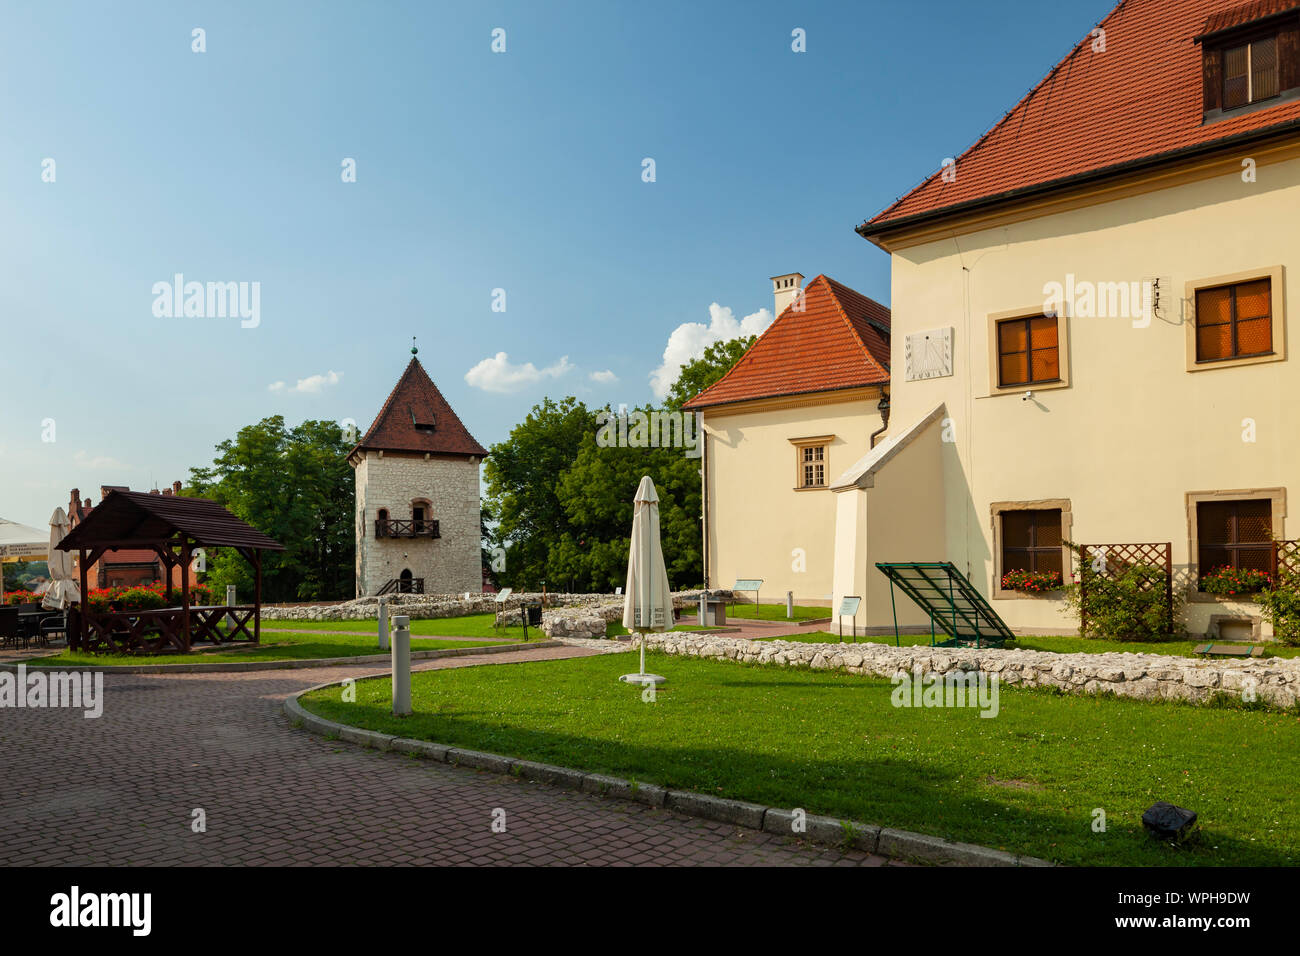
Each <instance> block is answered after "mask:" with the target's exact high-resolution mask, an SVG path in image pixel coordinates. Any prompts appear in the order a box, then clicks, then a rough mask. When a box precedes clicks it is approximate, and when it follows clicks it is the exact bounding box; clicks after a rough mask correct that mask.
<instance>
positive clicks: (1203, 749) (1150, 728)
mask: <svg viewBox="0 0 1300 956" xmlns="http://www.w3.org/2000/svg"><path fill="white" fill-rule="evenodd" d="M650 656H651V658H652V659H653V666H652V667H651V666H650V665H649V664H647V667H648V668H649V669H651V670H653V671H655V672H656V673H659V674H663V675H665V676H666V677H667V678H668V683H667V684H666V685H664V686H663V687H661V688H660V690H659V694H658V699H657V701H656V702H655V703H643V702H642V699H641V691H640V690H639V689H637V688H633V687H628V686H627V685H624V684H620V683H619V682H618V680H617V678H618V675H619V674H622V673H624V672H625V671H626V670H627V661H626V660H625V659H624V658H623V657H622V656H621V655H614V656H603V655H602V656H599V657H588V658H579V659H572V660H561V661H539V662H530V663H523V664H502V665H494V666H491V667H469V668H462V669H455V670H444V671H437V672H425V673H419V674H416V675H414V677H413V679H412V684H413V687H412V694H413V700H414V707H415V714H414V715H413V716H411V717H407V718H394V717H393V716H392V715H391V714H390V713H389V707H390V689H389V685H388V681H386V680H382V679H379V680H373V681H364V682H361V683H360V684H358V686H357V702H356V703H344V702H342V701H341V700H339V693H338V690H337V689H336V688H327V689H325V690H321V691H317V692H315V693H313V694H311V695H310V696H309V697H306V698H304V701H303V703H304V705H305V706H306V707H307V709H309V710H311V711H312V712H314V713H317V714H320V715H322V716H324V717H327V718H330V719H333V720H338V721H341V722H344V723H348V724H353V725H356V726H360V727H365V728H369V729H374V730H382V731H385V732H389V733H396V734H400V735H402V736H406V737H416V738H422V739H427V740H435V741H439V742H442V743H448V744H456V745H460V746H463V747H467V748H470V749H478V750H485V751H489V752H492V753H500V754H507V755H510V756H513V757H518V758H527V759H532V760H540V761H544V762H548V763H555V764H560V765H562V766H568V767H577V768H581V769H584V770H589V771H599V772H604V773H610V774H615V775H618V776H622V777H625V778H631V779H635V780H638V781H641V782H648V783H657V784H662V785H665V786H669V787H677V788H684V789H690V790H695V791H699V792H701V793H711V794H716V795H718V796H723V797H733V798H738V799H746V800H753V801H757V802H759V803H766V804H771V805H774V806H779V807H802V808H804V809H805V810H807V811H808V812H810V813H825V814H830V815H833V816H838V817H841V818H848V819H853V820H858V821H862V822H865V823H877V824H881V825H888V826H893V827H901V828H904V829H910V830H918V831H922V832H927V833H933V834H938V835H941V836H944V837H948V838H950V839H955V840H964V841H968V842H974V843H980V844H984V845H987V846H993V847H998V848H1001V849H1005V850H1009V851H1013V852H1020V853H1028V854H1031V855H1034V856H1038V857H1043V858H1047V859H1053V860H1057V861H1060V862H1065V863H1073V864H1101V865H1117V864H1131V865H1139V866H1146V865H1225V864H1240V865H1295V864H1297V863H1300V796H1297V791H1296V787H1295V783H1296V780H1297V779H1300V738H1298V737H1297V725H1296V716H1295V715H1294V714H1281V713H1276V712H1268V711H1263V710H1257V709H1250V710H1247V709H1241V708H1228V707H1193V706H1189V705H1184V704H1173V703H1150V702H1141V701H1128V700H1118V699H1111V698H1098V697H1083V696H1071V695H1056V694H1053V693H1050V692H1047V691H1036V690H1021V689H1012V688H1006V687H1003V688H1001V693H1000V711H999V713H998V716H997V717H995V718H992V719H988V718H982V717H980V716H979V713H978V712H977V711H975V710H971V709H959V708H930V709H926V708H896V707H893V706H892V705H891V701H890V697H891V691H892V690H893V687H892V685H891V684H890V683H889V682H888V681H885V680H880V679H874V678H867V677H861V676H855V675H851V674H843V673H833V672H827V671H809V670H795V669H790V668H778V667H759V666H752V665H743V664H736V663H732V662H719V661H709V660H698V659H692V658H682V657H675V656H668V655H663V654H655V653H652V654H651V655H650ZM1157 800H1169V801H1171V802H1173V803H1176V804H1178V805H1179V806H1184V807H1190V808H1192V809H1194V810H1196V811H1197V812H1198V813H1199V814H1200V815H1201V825H1202V827H1203V830H1204V832H1203V834H1202V838H1201V841H1200V843H1199V845H1196V846H1192V847H1187V848H1183V849H1180V850H1176V849H1172V848H1170V847H1166V846H1163V845H1160V844H1157V843H1155V842H1153V841H1152V840H1151V839H1150V838H1148V837H1147V836H1146V835H1145V833H1144V832H1143V831H1142V827H1141V823H1140V817H1141V813H1142V811H1143V810H1144V809H1145V808H1146V807H1148V806H1150V805H1151V804H1152V803H1154V802H1156V801H1157ZM1094 808H1100V809H1103V810H1105V812H1106V817H1107V829H1106V832H1104V833H1094V832H1093V831H1092V822H1093V810H1094Z"/></svg>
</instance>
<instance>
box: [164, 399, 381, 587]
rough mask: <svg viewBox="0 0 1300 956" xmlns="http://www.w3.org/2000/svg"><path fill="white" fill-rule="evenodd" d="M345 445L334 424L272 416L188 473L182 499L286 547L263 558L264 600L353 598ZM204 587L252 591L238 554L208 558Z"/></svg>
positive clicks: (350, 509)
mask: <svg viewBox="0 0 1300 956" xmlns="http://www.w3.org/2000/svg"><path fill="white" fill-rule="evenodd" d="M349 447H350V446H349V444H348V443H347V442H345V441H344V438H343V432H342V429H341V428H340V427H339V426H338V425H337V424H336V423H334V422H329V421H305V422H303V423H302V424H301V425H298V426H297V427H295V428H286V427H285V423H284V418H283V417H282V416H280V415H275V416H272V417H270V418H265V419H263V420H262V421H260V422H258V423H257V424H256V425H248V426H245V427H244V428H241V429H240V430H239V432H238V433H237V434H236V435H235V437H234V438H233V439H227V440H226V441H223V442H221V443H220V444H219V445H217V449H216V450H217V455H216V458H215V459H214V461H213V463H212V466H211V467H205V468H191V469H190V486H189V487H188V488H187V489H186V490H185V493H186V494H190V495H194V496H198V497H203V498H211V499H213V500H214V501H217V502H218V503H220V504H221V505H223V506H224V507H226V508H227V509H229V510H230V511H231V512H232V513H234V514H235V515H237V516H238V517H239V518H242V519H243V520H244V521H246V522H248V523H249V524H250V525H252V526H253V527H254V528H257V529H258V530H259V531H262V532H264V533H266V534H268V535H270V536H271V537H272V538H275V539H276V540H277V541H279V542H280V543H281V544H283V545H284V546H285V549H286V550H285V551H283V552H269V551H268V552H264V553H263V555H262V561H263V565H262V596H263V599H264V600H267V601H294V600H307V601H312V600H330V599H337V598H347V597H351V596H352V594H353V590H354V586H353V580H354V565H355V555H356V551H355V547H356V546H355V537H354V531H353V519H354V514H353V507H354V506H353V500H354V498H353V495H354V492H353V477H352V468H351V466H350V465H348V463H347V459H346V455H347V451H348V449H349ZM207 583H209V584H212V585H214V586H216V587H217V588H218V589H220V588H223V587H224V586H225V585H227V584H234V585H235V586H236V587H237V588H238V589H239V591H240V593H241V594H243V595H249V594H251V593H252V587H253V576H252V571H251V569H250V568H249V567H248V565H247V563H246V562H245V561H244V560H243V558H241V557H240V556H239V555H238V554H237V553H235V552H234V551H231V550H230V549H227V548H223V549H221V550H220V551H218V552H217V553H216V554H211V555H209V556H208V577H207Z"/></svg>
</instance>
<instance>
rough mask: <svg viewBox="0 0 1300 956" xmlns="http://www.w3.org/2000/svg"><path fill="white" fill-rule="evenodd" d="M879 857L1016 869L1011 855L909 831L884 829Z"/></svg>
mask: <svg viewBox="0 0 1300 956" xmlns="http://www.w3.org/2000/svg"><path fill="white" fill-rule="evenodd" d="M876 845H877V847H878V851H877V852H879V853H880V854H881V855H882V856H892V857H910V858H913V859H921V860H926V861H928V862H936V863H956V864H958V865H960V866H1019V865H1021V864H1020V863H1019V861H1018V858H1017V857H1016V855H1015V854H1013V853H1006V852H1004V851H1002V850H994V849H991V848H990V847H985V846H976V845H975V844H974V843H953V842H951V841H950V840H945V839H944V838H943V837H937V836H930V835H929V834H926V833H912V832H911V831H910V830H894V829H891V828H889V827H884V828H882V829H881V831H880V839H879V841H878V842H877V844H876Z"/></svg>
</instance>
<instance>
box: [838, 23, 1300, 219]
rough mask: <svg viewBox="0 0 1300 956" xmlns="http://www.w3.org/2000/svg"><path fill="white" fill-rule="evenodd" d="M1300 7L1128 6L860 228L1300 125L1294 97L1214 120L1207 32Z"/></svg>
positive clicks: (1299, 110) (1299, 106) (925, 215)
mask: <svg viewBox="0 0 1300 956" xmlns="http://www.w3.org/2000/svg"><path fill="white" fill-rule="evenodd" d="M1292 8H1300V4H1297V3H1296V2H1295V0H1290V2H1286V0H1257V2H1253V3H1246V4H1243V3H1241V2H1240V0H1126V2H1122V3H1120V4H1119V6H1117V7H1116V8H1115V9H1114V10H1112V11H1111V12H1110V14H1109V15H1108V16H1107V17H1106V18H1105V19H1104V20H1102V21H1101V23H1100V26H1101V28H1102V29H1104V30H1105V31H1106V33H1105V37H1106V49H1105V52H1096V53H1094V52H1093V49H1092V46H1093V43H1094V37H1093V36H1092V34H1091V32H1090V33H1089V35H1088V36H1085V37H1084V38H1083V40H1081V41H1080V42H1079V44H1078V45H1077V46H1076V47H1075V48H1074V49H1073V50H1072V51H1071V52H1070V54H1069V55H1068V56H1066V57H1065V59H1064V60H1062V61H1061V62H1060V63H1059V64H1057V66H1056V67H1055V69H1053V70H1052V72H1051V73H1049V74H1048V75H1047V77H1046V78H1045V79H1044V80H1043V81H1042V82H1041V83H1039V84H1038V86H1036V87H1035V88H1034V89H1033V90H1031V91H1030V92H1029V93H1028V94H1027V95H1026V96H1025V98H1024V99H1022V100H1021V101H1020V102H1019V103H1018V104H1017V105H1016V106H1015V107H1014V108H1013V109H1012V110H1011V112H1010V113H1008V114H1007V115H1006V116H1005V117H1003V118H1002V120H1001V121H1000V122H999V123H998V124H997V125H996V126H994V127H993V128H992V129H991V130H989V132H987V133H985V134H984V136H983V137H981V138H980V139H979V141H978V142H976V143H975V145H974V146H972V147H970V149H968V150H967V151H966V152H965V153H963V154H962V155H961V156H960V157H958V159H957V166H956V170H955V172H956V179H955V181H954V182H945V181H944V180H943V176H942V173H943V171H942V170H940V171H938V172H936V173H934V174H933V175H931V176H930V177H929V178H928V179H926V180H925V181H924V182H922V183H921V184H920V185H919V186H917V187H916V188H914V189H913V190H912V191H911V192H909V193H908V194H907V195H905V196H904V197H903V198H902V199H899V200H898V201H897V202H895V203H894V204H893V205H891V206H889V207H888V208H887V209H885V210H884V211H883V212H881V213H879V214H878V215H876V216H875V217H874V218H873V219H871V220H869V221H867V222H866V223H863V224H862V225H861V226H859V227H858V231H859V232H860V233H862V234H863V235H864V236H870V235H874V234H876V233H878V232H880V231H882V230H883V227H888V226H896V225H898V224H900V223H902V222H904V221H907V220H912V219H913V218H916V219H917V221H921V220H925V219H929V218H932V217H935V216H937V215H938V214H940V213H944V212H953V211H957V210H958V209H959V208H960V207H962V206H964V205H966V204H969V203H979V202H981V201H989V200H995V199H996V198H997V197H1005V198H1006V199H1008V200H1009V199H1012V198H1014V197H1016V196H1018V195H1021V194H1026V193H1034V192H1037V191H1039V190H1042V189H1048V188H1052V186H1055V185H1065V184H1067V183H1069V182H1070V181H1072V180H1074V179H1077V178H1081V177H1086V176H1088V175H1095V174H1103V173H1104V172H1106V171H1116V172H1118V171H1120V170H1119V169H1115V170H1112V167H1120V168H1125V167H1127V166H1128V165H1129V164H1135V163H1139V162H1142V161H1146V160H1156V158H1158V157H1164V156H1166V155H1169V156H1171V157H1172V156H1173V155H1174V154H1177V153H1180V152H1183V151H1186V150H1191V149H1195V148H1197V147H1208V146H1209V145H1210V144H1214V143H1216V142H1218V141H1222V140H1229V139H1233V138H1238V137H1241V136H1243V135H1246V134H1251V133H1258V132H1261V131H1265V130H1270V129H1272V128H1275V127H1276V128H1278V129H1279V130H1280V129H1283V128H1285V127H1287V126H1288V125H1289V124H1295V123H1296V121H1297V120H1300V100H1289V101H1282V102H1279V103H1277V104H1276V105H1274V106H1271V107H1267V108H1264V109H1258V110H1254V111H1250V112H1246V113H1243V114H1241V115H1238V116H1234V117H1232V118H1230V119H1222V120H1218V121H1216V122H1212V123H1208V124H1205V123H1203V122H1202V120H1203V117H1204V101H1203V89H1202V83H1203V77H1202V64H1201V46H1200V45H1199V44H1197V43H1196V42H1195V39H1196V38H1197V37H1198V36H1201V35H1203V34H1205V33H1207V32H1211V31H1213V30H1217V29H1222V28H1224V26H1239V25H1241V24H1244V23H1246V22H1250V21H1253V20H1255V19H1258V18H1259V17H1260V16H1266V15H1271V14H1275V13H1278V12H1282V11H1285V10H1289V9H1292Z"/></svg>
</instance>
